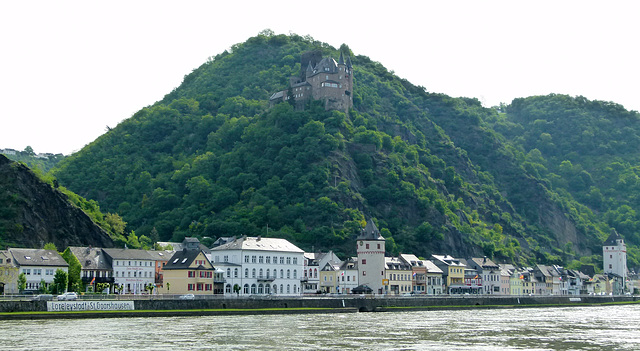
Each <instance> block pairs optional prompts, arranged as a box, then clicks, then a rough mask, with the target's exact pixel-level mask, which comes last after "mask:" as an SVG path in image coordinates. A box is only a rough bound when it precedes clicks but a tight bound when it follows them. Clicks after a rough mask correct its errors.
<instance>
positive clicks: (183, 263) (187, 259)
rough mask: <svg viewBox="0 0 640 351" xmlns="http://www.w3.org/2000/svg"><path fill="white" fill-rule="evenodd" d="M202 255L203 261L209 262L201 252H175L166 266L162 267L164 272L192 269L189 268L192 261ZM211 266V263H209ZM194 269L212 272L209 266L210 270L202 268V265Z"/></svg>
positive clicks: (185, 250)
mask: <svg viewBox="0 0 640 351" xmlns="http://www.w3.org/2000/svg"><path fill="white" fill-rule="evenodd" d="M200 254H202V257H204V259H205V260H207V261H209V259H208V258H207V255H205V254H204V252H202V251H201V250H187V249H184V250H182V251H177V252H176V253H175V254H173V256H171V258H170V259H169V261H168V262H167V264H165V265H164V268H162V269H164V270H173V269H193V268H190V266H191V265H192V264H193V261H194V260H195V259H196V258H197V257H198V255H200ZM209 264H211V262H209ZM196 269H198V270H213V269H214V268H213V265H212V264H211V268H209V267H204V266H203V265H199V266H198V267H197V268H196Z"/></svg>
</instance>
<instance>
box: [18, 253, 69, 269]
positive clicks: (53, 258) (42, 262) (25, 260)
mask: <svg viewBox="0 0 640 351" xmlns="http://www.w3.org/2000/svg"><path fill="white" fill-rule="evenodd" d="M9 252H10V253H11V255H12V256H13V259H14V261H15V263H16V264H17V265H19V266H54V267H69V264H68V263H67V262H66V261H65V260H64V258H62V256H60V254H59V253H58V252H56V251H55V250H42V249H9Z"/></svg>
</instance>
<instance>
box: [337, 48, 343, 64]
mask: <svg viewBox="0 0 640 351" xmlns="http://www.w3.org/2000/svg"><path fill="white" fill-rule="evenodd" d="M338 64H339V65H344V55H343V54H342V51H340V58H339V59H338Z"/></svg>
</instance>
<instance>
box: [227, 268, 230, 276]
mask: <svg viewBox="0 0 640 351" xmlns="http://www.w3.org/2000/svg"><path fill="white" fill-rule="evenodd" d="M227 278H231V268H227Z"/></svg>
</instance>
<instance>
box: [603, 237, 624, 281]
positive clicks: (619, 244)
mask: <svg viewBox="0 0 640 351" xmlns="http://www.w3.org/2000/svg"><path fill="white" fill-rule="evenodd" d="M602 259H603V263H604V267H603V268H604V272H605V273H613V274H615V275H617V276H619V277H621V278H622V284H624V285H626V281H627V274H628V273H627V246H626V245H625V244H624V240H623V239H622V237H621V236H620V234H618V233H617V232H616V230H615V229H611V235H609V238H608V239H607V241H605V242H604V246H602Z"/></svg>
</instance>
